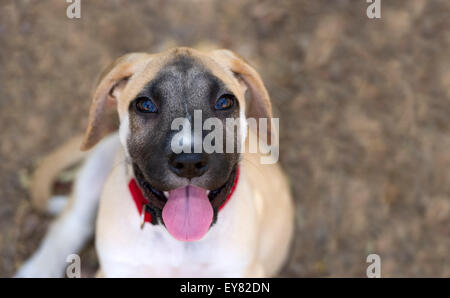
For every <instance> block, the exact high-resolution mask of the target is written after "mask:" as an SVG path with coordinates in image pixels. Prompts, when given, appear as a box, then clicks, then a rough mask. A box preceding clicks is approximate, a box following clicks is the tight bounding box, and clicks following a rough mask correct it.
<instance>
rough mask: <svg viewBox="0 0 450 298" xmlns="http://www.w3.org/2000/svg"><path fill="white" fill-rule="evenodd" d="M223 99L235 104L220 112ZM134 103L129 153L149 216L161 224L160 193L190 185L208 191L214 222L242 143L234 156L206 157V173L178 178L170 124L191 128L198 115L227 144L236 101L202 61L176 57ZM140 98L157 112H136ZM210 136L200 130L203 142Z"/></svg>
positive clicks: (236, 115)
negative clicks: (182, 122) (210, 121)
mask: <svg viewBox="0 0 450 298" xmlns="http://www.w3.org/2000/svg"><path fill="white" fill-rule="evenodd" d="M223 97H225V98H227V99H230V98H231V100H233V103H232V104H231V105H230V102H225V101H223V100H222V102H221V103H220V104H221V107H224V108H223V109H218V108H217V106H218V105H217V101H218V100H219V99H220V98H223ZM135 98H136V99H135V100H133V101H131V103H130V106H129V127H130V135H129V136H128V140H127V145H128V152H129V154H130V157H131V159H132V163H133V168H134V172H135V175H136V178H137V181H138V183H139V185H140V186H141V188H142V189H143V191H144V194H145V196H146V198H147V199H148V201H149V208H150V209H151V210H152V214H154V215H156V216H157V217H158V218H159V220H160V221H161V222H162V218H161V211H162V208H163V207H164V205H165V197H164V195H163V191H170V190H174V189H177V188H180V187H185V186H186V185H188V184H193V185H196V186H198V187H202V188H204V189H207V190H210V191H211V192H210V194H209V199H210V201H211V205H212V206H213V209H214V222H215V220H216V218H217V212H218V208H219V207H220V206H221V205H222V203H223V202H224V201H225V199H226V197H227V195H228V193H229V192H230V190H231V187H232V184H233V181H234V177H235V175H236V165H237V163H238V161H239V158H240V155H239V153H238V152H237V150H236V149H237V144H238V142H239V141H240V139H239V138H240V137H239V135H235V136H234V146H235V150H234V153H216V152H214V153H210V154H208V158H207V161H208V164H207V167H206V168H204V169H206V170H205V171H201V172H199V173H188V174H186V173H183V174H181V171H178V172H177V171H176V170H174V168H171V165H170V164H171V161H172V160H173V159H174V153H173V152H172V150H171V147H170V144H171V140H172V138H173V136H174V135H175V134H176V133H177V132H178V131H173V130H171V124H172V121H173V120H174V119H176V118H187V119H189V120H190V121H191V125H192V126H193V125H194V124H193V121H194V110H201V111H202V121H203V122H204V121H205V120H206V119H207V118H210V117H215V118H218V119H220V120H221V121H222V122H223V130H224V131H223V132H224V133H223V136H224V141H225V138H226V137H225V127H226V125H225V119H226V118H234V119H237V118H239V104H238V102H237V100H234V99H235V97H234V95H233V93H232V92H231V91H230V90H229V89H228V88H227V86H226V84H225V83H224V82H223V81H221V80H220V79H219V78H217V77H216V76H214V75H213V74H212V73H211V72H210V71H209V70H208V69H207V68H206V67H204V66H203V65H202V63H201V62H200V61H198V60H196V59H194V58H192V57H189V56H186V55H180V56H177V57H176V58H174V59H173V60H172V61H171V62H169V63H168V64H167V65H165V66H164V67H162V69H161V70H160V71H159V72H158V73H157V75H156V76H155V77H154V79H152V80H151V81H150V82H148V83H147V85H146V86H145V87H144V88H143V89H142V90H141V91H140V92H139V94H138V95H137V96H136V97H135ZM142 98H149V99H151V101H152V103H154V105H155V106H156V107H157V109H153V107H152V112H151V113H143V112H142V111H139V110H142V108H141V109H138V108H136V100H138V99H142ZM145 104H146V105H144V106H143V107H144V108H145V107H147V106H149V103H145ZM138 107H141V106H138ZM202 124H203V123H202ZM210 132H211V131H209V130H204V131H203V132H202V135H203V138H204V137H205V136H206V135H207V134H208V133H210ZM223 152H225V142H224V148H223ZM182 166H183V165H181V166H180V167H182Z"/></svg>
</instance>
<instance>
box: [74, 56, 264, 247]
mask: <svg viewBox="0 0 450 298" xmlns="http://www.w3.org/2000/svg"><path fill="white" fill-rule="evenodd" d="M247 91H248V93H249V95H250V96H249V99H248V101H246V92H247ZM117 115H118V118H119V120H120V125H119V135H120V139H121V142H122V145H123V147H124V150H125V152H126V155H127V159H128V161H129V162H130V164H131V165H132V167H133V171H134V175H135V177H136V180H137V181H138V184H139V185H140V187H141V189H142V190H143V192H144V194H145V196H146V198H147V200H148V201H149V204H150V207H151V210H152V211H153V213H154V214H155V215H156V217H157V218H158V220H159V221H161V222H162V223H164V224H165V226H166V228H167V230H168V231H169V232H170V233H171V234H172V235H173V236H174V237H175V238H177V239H179V240H184V241H193V240H198V239H200V238H202V237H203V236H204V235H205V234H206V232H207V231H208V230H209V228H210V227H211V225H212V224H213V223H214V222H215V220H216V218H217V212H218V208H219V207H220V206H221V205H222V203H223V202H224V201H225V199H226V197H227V195H228V193H229V192H230V191H231V188H232V186H233V183H234V180H235V175H236V171H237V165H238V163H239V160H240V153H239V150H238V147H239V146H242V145H243V144H244V141H245V138H246V135H247V134H246V117H252V118H262V117H263V118H268V119H270V118H271V105H270V100H269V96H268V93H267V91H266V89H265V87H264V85H263V83H262V80H261V78H260V76H259V75H258V73H257V72H256V71H255V70H254V69H253V68H252V67H250V66H249V65H248V64H247V63H245V62H244V61H243V60H242V59H241V58H239V57H238V56H237V55H236V54H234V53H233V52H231V51H228V50H215V51H211V52H200V51H197V50H194V49H190V48H175V49H171V50H168V51H166V52H163V53H160V54H146V53H132V54H128V55H125V56H123V57H121V58H119V59H118V60H116V62H114V63H113V64H112V65H111V66H110V67H109V68H108V69H107V70H106V71H105V72H104V73H103V75H102V76H101V79H100V81H99V83H98V86H97V89H96V91H95V93H94V99H93V103H92V106H91V110H90V120H89V126H88V129H87V132H86V135H85V139H84V142H83V145H82V149H83V150H87V149H89V148H91V147H92V146H94V145H95V144H96V143H97V142H98V141H99V140H100V139H101V138H102V137H103V136H104V135H106V134H108V133H110V132H112V131H114V130H115V129H117V125H116V126H115V125H114V123H115V121H114V120H115V119H117ZM208 119H214V121H212V122H210V123H209V124H208V121H209V120H208ZM229 120H232V121H230V122H228V123H227V121H229ZM230 123H232V125H231V127H230ZM213 128H214V130H215V131H216V132H219V134H215V135H214V136H215V137H213V138H212V137H211V136H208V134H209V133H210V132H211V130H212V129H213ZM220 135H222V136H223V138H221V137H219V136H220ZM206 139H209V141H210V143H209V144H211V145H212V146H213V147H214V149H215V150H214V151H213V152H211V151H208V150H205V148H204V141H205V140H206ZM227 143H228V144H231V148H232V149H233V150H231V151H230V150H229V149H230V148H229V147H227V148H226V146H227ZM177 146H181V147H182V148H183V150H182V152H179V151H177V150H175V149H174V147H177ZM199 148H200V149H199ZM186 149H187V150H186Z"/></svg>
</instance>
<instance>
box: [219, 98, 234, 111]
mask: <svg viewBox="0 0 450 298" xmlns="http://www.w3.org/2000/svg"><path fill="white" fill-rule="evenodd" d="M234 100H235V97H234V96H233V95H231V94H225V95H222V96H221V97H219V99H218V100H217V101H216V104H215V106H214V107H215V108H216V110H219V111H220V110H228V109H229V108H231V107H232V106H233V104H234Z"/></svg>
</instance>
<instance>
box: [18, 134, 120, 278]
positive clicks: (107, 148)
mask: <svg viewBox="0 0 450 298" xmlns="http://www.w3.org/2000/svg"><path fill="white" fill-rule="evenodd" d="M119 148H120V145H119V139H118V137H117V135H116V134H115V135H112V136H110V137H108V138H105V139H104V140H103V141H102V142H101V143H99V144H98V146H96V147H95V148H94V149H93V151H92V153H91V154H90V155H89V157H88V158H87V159H86V162H85V164H84V165H83V166H82V168H81V170H80V172H79V173H78V176H77V179H76V181H75V184H74V191H73V194H72V196H71V197H70V200H69V202H68V204H67V206H66V208H65V210H64V211H63V213H62V214H61V215H60V216H59V217H58V218H57V219H56V220H55V221H54V222H53V223H52V224H51V226H50V229H49V231H48V232H47V234H46V235H45V237H44V240H43V241H42V243H41V245H40V247H39V249H38V250H37V251H36V252H35V253H34V255H33V256H32V257H31V258H30V259H29V260H28V261H26V262H25V264H24V265H23V266H22V267H21V268H20V270H19V271H18V272H17V274H16V277H63V276H64V274H65V272H64V269H65V268H66V267H67V265H68V264H69V263H67V262H66V258H67V257H68V256H69V255H71V254H77V253H78V252H79V251H80V250H81V249H82V248H83V246H84V245H85V244H86V242H87V241H88V240H89V239H90V238H91V237H92V235H93V233H94V228H95V218H96V211H97V206H98V201H99V198H100V195H101V192H102V188H103V185H104V183H105V181H106V179H107V177H108V175H109V173H110V171H111V169H112V167H113V163H114V158H115V155H116V153H117V150H118V149H119Z"/></svg>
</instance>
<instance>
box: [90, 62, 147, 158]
mask: <svg viewBox="0 0 450 298" xmlns="http://www.w3.org/2000/svg"><path fill="white" fill-rule="evenodd" d="M149 58H150V55H149V54H146V53H130V54H126V55H124V56H122V57H120V58H118V59H117V60H116V61H114V63H112V64H111V65H110V66H109V67H107V68H106V69H105V70H104V71H103V73H102V74H101V76H100V79H99V82H98V84H97V88H96V89H95V92H94V97H93V99H92V104H91V108H90V111H89V124H88V128H87V130H86V133H85V135H84V139H83V143H82V145H81V150H83V151H85V150H88V149H90V148H92V147H93V146H94V145H95V144H97V143H98V142H99V141H100V140H101V139H102V138H103V137H104V136H105V135H107V134H108V133H111V132H113V131H115V130H116V129H117V127H118V121H117V119H118V118H117V102H118V99H119V96H120V93H121V91H122V90H123V89H124V88H125V86H126V84H127V81H128V78H130V77H131V76H132V75H133V74H134V73H135V72H136V71H137V70H138V69H139V68H140V67H142V66H143V65H144V64H145V63H146V62H147V61H148V60H149Z"/></svg>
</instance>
